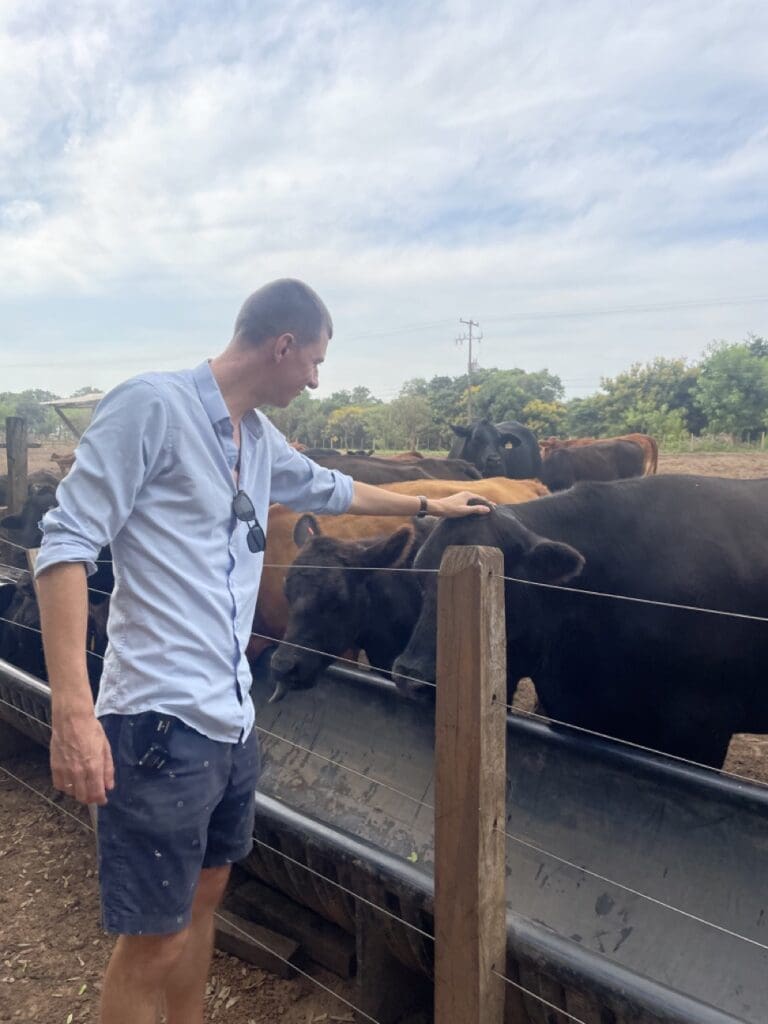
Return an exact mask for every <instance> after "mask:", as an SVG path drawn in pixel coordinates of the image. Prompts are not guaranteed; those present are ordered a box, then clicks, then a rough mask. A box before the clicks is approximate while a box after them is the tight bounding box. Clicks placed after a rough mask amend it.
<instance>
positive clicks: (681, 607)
mask: <svg viewBox="0 0 768 1024" xmlns="http://www.w3.org/2000/svg"><path fill="white" fill-rule="evenodd" d="M492 579H496V580H505V581H506V582H507V583H520V584H522V585H523V586H526V587H543V588H545V589H546V590H562V591H564V592H565V593H569V594H582V595H584V596H585V597H608V598H612V599H613V600H614V601H630V602H632V603H633V604H649V605H654V606H655V607H657V608H673V609H675V610H677V611H683V612H701V613H702V614H703V615H720V616H722V617H723V618H727V619H746V620H747V621H749V622H768V618H767V617H766V616H764V615H747V614H745V613H744V612H727V611H724V610H723V609H720V608H702V607H700V606H699V605H694V604H676V603H675V602H674V601H655V600H653V599H652V598H649V597H632V596H631V595H629V594H609V593H607V592H605V591H601V590H582V589H581V588H580V587H566V586H564V585H563V584H562V583H541V582H538V581H536V580H524V579H521V578H520V577H518V576H502V575H499V574H498V573H492Z"/></svg>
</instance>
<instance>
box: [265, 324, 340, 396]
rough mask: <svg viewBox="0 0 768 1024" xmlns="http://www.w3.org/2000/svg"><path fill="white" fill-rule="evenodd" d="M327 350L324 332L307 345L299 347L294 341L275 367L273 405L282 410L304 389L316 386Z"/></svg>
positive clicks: (326, 336) (326, 339)
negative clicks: (275, 392) (275, 377)
mask: <svg viewBox="0 0 768 1024" xmlns="http://www.w3.org/2000/svg"><path fill="white" fill-rule="evenodd" d="M327 348H328V335H327V334H326V333H325V331H323V332H322V334H320V336H319V337H318V338H316V339H315V341H312V342H310V343H309V344H308V345H299V344H298V343H297V342H296V340H295V339H294V340H293V342H292V344H291V345H290V346H288V348H287V349H286V351H285V353H284V355H283V356H282V358H281V360H280V362H279V363H278V367H277V380H276V381H275V384H276V389H275V390H276V391H277V392H278V393H277V394H276V395H275V400H274V403H273V404H274V405H277V406H280V407H281V408H284V407H285V406H286V405H288V404H289V403H290V402H292V401H293V400H294V398H296V397H297V396H298V395H300V394H301V392H302V391H303V390H304V388H312V389H313V390H314V389H315V388H316V387H317V385H318V373H319V367H320V364H321V363H322V362H323V361H324V359H325V353H326V350H327Z"/></svg>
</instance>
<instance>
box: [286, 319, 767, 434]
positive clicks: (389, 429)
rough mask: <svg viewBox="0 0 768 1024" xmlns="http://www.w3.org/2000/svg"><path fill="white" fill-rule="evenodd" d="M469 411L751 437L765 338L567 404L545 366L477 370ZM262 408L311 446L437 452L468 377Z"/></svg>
mask: <svg viewBox="0 0 768 1024" xmlns="http://www.w3.org/2000/svg"><path fill="white" fill-rule="evenodd" d="M472 413H473V416H474V417H487V418H488V419H490V420H492V421H493V422H495V423H499V422H502V421H504V420H518V421H519V422H520V423H523V424H525V425H526V426H527V427H529V428H530V429H531V430H532V431H533V432H534V433H535V434H536V436H537V437H539V438H545V437H549V436H550V435H553V434H554V435H556V436H559V437H609V436H611V435H616V434H627V433H633V432H639V433H644V434H652V435H653V436H655V437H660V438H664V439H666V440H667V442H668V443H674V442H676V441H678V442H679V441H680V440H681V439H682V438H684V437H687V436H688V435H690V434H693V435H695V436H701V435H702V434H727V435H730V436H731V437H732V438H733V440H734V441H748V440H755V439H756V438H758V437H760V435H761V434H762V432H763V431H764V430H766V429H768V342H766V341H765V340H764V339H763V338H759V337H755V336H750V337H748V338H747V339H746V340H745V341H743V342H737V343H728V342H724V341H721V342H713V343H712V344H711V345H710V346H709V347H708V348H707V350H706V351H705V352H704V354H703V355H702V357H701V359H700V360H699V361H698V362H693V363H690V362H688V361H686V360H685V359H668V358H663V357H658V358H656V359H653V360H652V361H651V362H648V363H635V364H633V365H632V366H630V368H629V369H628V370H625V371H624V372H623V373H620V374H617V376H615V377H604V378H602V379H601V381H600V389H599V391H597V392H595V393H594V394H592V395H590V396H588V397H586V398H571V399H570V400H568V401H566V400H565V388H564V386H563V383H562V381H561V379H560V377H558V376H557V375H556V374H553V373H551V372H550V371H549V370H546V369H544V370H537V371H535V372H526V371H525V370H521V369H509V370H505V369H498V368H489V369H478V370H476V371H474V372H473V374H472ZM270 414H271V416H272V418H273V420H274V422H275V423H276V424H277V426H278V427H279V428H280V429H281V430H282V431H283V433H285V434H286V436H288V437H290V438H291V439H293V440H297V441H302V442H303V443H304V444H309V445H312V446H327V445H339V446H341V447H347V448H374V447H375V448H384V449H394V448H404V449H409V448H420V447H423V448H428V449H444V448H447V447H449V446H450V444H451V440H452V438H453V433H452V431H451V428H450V424H451V423H465V422H466V420H467V376H466V374H461V375H459V376H456V377H449V376H440V375H438V376H435V377H432V378H431V379H430V380H427V379H426V378H423V377H417V378H414V379H412V380H409V381H406V383H405V384H403V386H402V387H401V389H400V392H399V394H398V396H397V397H396V398H394V399H392V400H391V401H389V402H383V401H381V400H380V399H378V398H376V397H375V396H374V395H373V394H371V392H370V391H369V390H368V389H367V388H364V387H358V388H354V389H353V390H351V391H337V392H335V393H334V394H332V395H330V396H329V397H328V398H319V399H318V398H312V397H310V395H309V394H308V393H305V394H303V395H302V396H301V397H300V398H299V399H297V400H296V401H295V402H293V403H292V404H291V405H290V406H289V407H288V408H287V409H275V410H271V411H270Z"/></svg>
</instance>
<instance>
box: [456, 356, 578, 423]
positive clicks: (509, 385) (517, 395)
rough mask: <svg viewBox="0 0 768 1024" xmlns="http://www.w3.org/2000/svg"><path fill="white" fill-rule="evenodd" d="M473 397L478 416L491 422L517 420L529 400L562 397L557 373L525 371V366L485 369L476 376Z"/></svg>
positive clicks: (545, 401)
mask: <svg viewBox="0 0 768 1024" xmlns="http://www.w3.org/2000/svg"><path fill="white" fill-rule="evenodd" d="M478 383H479V388H478V392H477V399H476V400H474V399H473V402H472V408H473V411H474V412H475V413H476V415H478V416H487V417H488V419H489V420H492V421H493V422H494V423H500V422H502V421H504V420H521V421H522V417H523V409H524V408H525V407H526V406H527V405H528V403H529V402H533V401H537V402H544V403H552V402H558V401H560V400H561V399H562V397H563V385H562V383H561V381H560V378H559V377H556V376H555V375H554V374H551V373H550V372H549V371H548V370H537V371H536V372H534V373H527V372H526V371H525V370H519V369H515V370H487V371H485V377H484V379H482V380H480V381H479V382H478Z"/></svg>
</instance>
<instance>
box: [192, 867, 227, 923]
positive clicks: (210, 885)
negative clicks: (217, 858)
mask: <svg viewBox="0 0 768 1024" xmlns="http://www.w3.org/2000/svg"><path fill="white" fill-rule="evenodd" d="M231 870H232V868H231V866H230V865H229V864H223V865H222V866H221V867H215V868H203V869H202V871H201V872H200V880H199V881H198V883H197V889H196V891H195V902H194V904H193V906H192V913H193V914H196V913H206V912H208V913H210V912H212V911H214V910H215V909H216V907H218V905H219V904H220V903H221V901H222V899H223V898H224V892H225V890H226V888H227V882H228V881H229V874H230V871H231Z"/></svg>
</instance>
